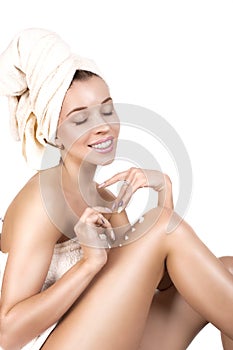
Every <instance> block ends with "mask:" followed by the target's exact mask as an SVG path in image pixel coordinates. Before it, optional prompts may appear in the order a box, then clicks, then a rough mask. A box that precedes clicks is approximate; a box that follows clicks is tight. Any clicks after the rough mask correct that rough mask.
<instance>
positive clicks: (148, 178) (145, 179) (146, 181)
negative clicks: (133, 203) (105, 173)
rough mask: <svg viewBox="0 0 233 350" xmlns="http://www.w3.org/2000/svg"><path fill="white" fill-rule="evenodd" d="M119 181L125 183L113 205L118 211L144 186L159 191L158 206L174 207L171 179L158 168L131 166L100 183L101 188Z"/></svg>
mask: <svg viewBox="0 0 233 350" xmlns="http://www.w3.org/2000/svg"><path fill="white" fill-rule="evenodd" d="M118 181H123V185H122V187H121V189H120V192H119V194H118V196H117V198H116V200H115V201H114V204H113V207H112V209H113V210H116V211H117V212H118V213H120V212H121V211H122V210H124V209H125V208H126V206H127V204H128V202H129V200H130V198H131V197H132V195H133V193H135V192H136V191H137V190H138V189H139V188H142V187H151V188H153V189H154V190H155V191H157V192H158V194H159V196H158V206H162V207H169V208H171V209H173V199H172V190H171V181H170V178H169V177H168V176H167V175H166V174H163V173H161V172H160V171H157V170H148V169H139V168H130V169H129V170H126V171H123V172H121V173H118V174H116V175H114V176H112V177H111V178H110V179H108V180H106V181H105V182H103V183H102V184H100V185H99V188H102V187H107V186H110V185H112V184H114V183H116V182H118Z"/></svg>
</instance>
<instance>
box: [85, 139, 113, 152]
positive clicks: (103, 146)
mask: <svg viewBox="0 0 233 350" xmlns="http://www.w3.org/2000/svg"><path fill="white" fill-rule="evenodd" d="M88 146H89V147H91V148H93V149H94V150H96V151H97V152H109V151H111V150H112V148H113V139H109V140H106V141H103V142H99V143H95V144H93V145H88Z"/></svg>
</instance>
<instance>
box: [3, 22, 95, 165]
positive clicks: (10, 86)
mask: <svg viewBox="0 0 233 350" xmlns="http://www.w3.org/2000/svg"><path fill="white" fill-rule="evenodd" d="M78 69H82V70H88V71H91V72H93V73H96V74H98V75H101V73H100V71H99V69H98V68H97V66H96V64H95V63H94V62H93V61H92V60H89V59H87V58H83V57H81V56H77V55H75V54H73V53H72V52H71V50H70V48H69V46H68V45H67V44H66V43H65V42H64V41H63V40H62V39H61V38H60V37H59V36H58V35H57V34H56V33H54V32H51V31H48V30H45V29H40V28H30V29H26V30H24V31H22V32H20V33H19V34H18V35H16V37H15V38H14V39H13V40H12V42H11V43H10V45H9V46H8V48H7V49H6V50H5V51H4V52H3V53H2V54H1V55H0V94H1V95H5V96H8V98H9V110H10V124H11V129H12V133H13V136H14V137H15V139H17V140H20V141H21V143H22V153H23V156H24V157H25V159H26V161H27V162H28V163H29V165H30V166H31V167H32V168H33V169H40V167H41V160H42V157H43V153H44V148H45V145H46V144H45V142H44V139H46V140H53V139H54V137H55V134H56V128H57V122H58V118H59V113H60V109H61V105H62V102H63V99H64V96H65V93H66V91H67V89H68V88H69V86H70V83H71V81H72V78H73V76H74V74H75V71H76V70H78Z"/></svg>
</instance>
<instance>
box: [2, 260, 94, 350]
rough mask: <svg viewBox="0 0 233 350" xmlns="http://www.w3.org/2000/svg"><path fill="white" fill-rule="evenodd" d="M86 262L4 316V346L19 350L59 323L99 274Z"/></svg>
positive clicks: (73, 268) (76, 266) (75, 266)
mask: <svg viewBox="0 0 233 350" xmlns="http://www.w3.org/2000/svg"><path fill="white" fill-rule="evenodd" d="M92 266H93V265H91V264H89V263H88V262H87V261H85V260H84V259H83V260H82V261H80V262H79V263H77V264H76V265H74V266H73V267H72V268H71V269H70V270H69V271H67V272H66V273H65V274H64V275H63V276H62V277H61V278H60V279H59V280H58V281H57V282H56V283H55V284H54V285H52V286H51V287H50V288H48V289H47V290H45V291H43V292H41V293H39V294H36V295H34V296H32V297H30V298H28V299H26V300H23V301H21V302H20V303H18V304H16V305H15V306H14V307H13V308H11V309H10V310H9V311H8V312H5V314H3V312H2V314H1V344H0V345H1V346H3V347H4V348H5V347H6V348H7V349H8V348H9V349H12V350H13V349H18V348H19V347H22V346H23V345H25V344H26V343H28V342H29V341H30V340H31V339H33V338H34V337H36V336H38V335H39V334H41V333H42V332H43V331H45V330H46V329H47V328H48V327H50V326H51V325H53V324H54V323H56V322H57V321H58V320H59V319H60V318H61V317H62V316H63V315H64V314H65V312H66V311H67V310H68V309H69V308H70V307H71V306H72V304H73V303H74V302H75V301H76V299H77V298H78V297H79V296H80V294H81V293H82V292H83V291H84V290H85V288H86V287H87V286H88V284H89V283H90V281H91V280H92V279H93V277H94V276H95V275H96V273H97V272H98V270H100V269H98V268H95V269H93V267H92Z"/></svg>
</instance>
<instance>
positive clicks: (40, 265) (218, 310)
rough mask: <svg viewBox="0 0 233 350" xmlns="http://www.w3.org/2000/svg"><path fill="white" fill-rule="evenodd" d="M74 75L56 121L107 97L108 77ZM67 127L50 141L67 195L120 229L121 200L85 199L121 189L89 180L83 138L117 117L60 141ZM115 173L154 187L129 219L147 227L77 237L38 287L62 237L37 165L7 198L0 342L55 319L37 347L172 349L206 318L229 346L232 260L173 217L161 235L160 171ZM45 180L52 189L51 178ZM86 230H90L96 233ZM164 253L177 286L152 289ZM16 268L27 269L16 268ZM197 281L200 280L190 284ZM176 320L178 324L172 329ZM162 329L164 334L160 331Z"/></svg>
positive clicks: (85, 214)
mask: <svg viewBox="0 0 233 350" xmlns="http://www.w3.org/2000/svg"><path fill="white" fill-rule="evenodd" d="M78 84H79V86H78V88H79V89H78V95H77V93H76V91H75V90H72V89H71V91H70V92H69V93H68V94H67V99H65V102H64V104H63V108H62V111H61V121H62V120H64V119H65V116H66V115H67V113H68V111H69V109H70V108H71V106H72V105H73V104H74V103H75V104H78V106H95V105H100V104H101V103H102V102H103V101H105V100H106V98H107V97H108V96H109V91H108V89H107V86H106V85H105V84H104V83H103V81H102V80H101V79H99V78H96V77H95V78H91V79H90V80H88V81H83V82H81V83H80V82H79V83H78ZM80 84H81V85H80ZM75 87H76V85H75V84H74V89H75ZM87 87H88V89H87ZM82 88H83V90H82ZM87 91H88V93H87ZM73 92H74V94H73ZM82 93H83V94H82ZM79 130H80V129H79ZM66 131H67V129H65V128H64V129H61V132H60V133H59V132H58V142H60V141H62V142H64V143H65V146H66V148H65V151H66V152H65V154H63V157H64V165H65V166H64V167H63V168H62V182H63V189H64V193H65V198H66V200H67V203H69V206H70V207H71V208H72V210H73V212H75V214H76V215H77V216H78V217H79V218H80V221H83V223H84V224H92V226H93V227H95V226H97V224H98V226H99V225H103V227H112V228H114V229H115V230H116V233H117V234H121V233H120V231H119V230H118V228H119V227H121V230H123V232H124V233H125V231H126V230H127V229H128V227H129V224H128V219H127V216H126V213H125V211H124V210H123V209H124V208H122V211H121V212H120V213H116V214H114V215H107V214H106V215H102V214H101V212H98V211H97V210H95V209H93V208H90V204H91V207H93V206H96V205H98V206H103V207H104V206H106V203H109V202H111V203H112V202H113V201H115V202H116V203H118V204H119V200H120V198H116V199H115V198H114V197H113V196H112V195H111V194H110V193H109V192H108V191H107V190H106V189H105V188H100V189H99V190H98V191H96V184H95V183H94V182H93V174H94V172H95V169H96V164H95V163H94V162H95V161H96V159H97V163H98V159H100V155H97V156H96V157H94V156H93V154H92V153H89V151H90V148H87V147H86V145H87V144H89V143H91V142H93V141H96V139H98V138H100V137H101V138H103V137H106V136H109V135H111V136H114V138H117V135H118V130H117V127H116V125H114V126H111V125H110V124H108V123H107V122H106V121H103V120H102V121H101V123H97V124H95V125H93V126H92V131H90V133H89V134H84V136H83V138H80V139H79V141H78V143H77V144H76V143H75V144H74V145H72V147H71V144H72V142H71V144H69V146H67V143H66V142H68V143H69V140H68V139H66V136H67V133H66ZM67 148H69V152H67ZM77 149H78V150H79V153H78V154H79V155H78V156H76V154H77ZM98 157H99V158H98ZM84 158H87V159H88V161H89V163H88V162H87V163H85V165H84V170H86V172H85V174H86V176H85V177H84V178H83V181H84V182H83V183H82V185H83V186H84V187H85V188H88V192H87V193H85V198H86V202H84V201H83V196H82V195H83V194H82V193H81V189H80V188H79V187H77V183H76V180H77V179H76V177H77V173H78V172H79V167H80V166H81V164H82V160H83V159H84ZM111 158H112V154H111V155H109V158H108V156H107V155H106V157H105V158H104V162H105V164H107V163H108V162H110V161H111ZM91 161H92V163H91ZM58 171H60V167H57V168H54V169H51V170H48V172H47V173H45V175H46V174H47V175H48V176H46V179H47V178H48V179H50V175H51V179H52V180H54V179H56V174H57V173H58ZM133 174H134V175H135V176H133ZM136 174H137V176H136ZM123 175H124V179H130V180H131V183H132V186H134V187H133V191H132V192H135V191H136V190H137V188H140V187H141V186H145V185H148V186H151V187H153V188H155V190H156V188H157V190H159V203H158V204H159V206H158V207H157V208H155V209H152V210H151V211H149V212H148V213H146V214H145V216H144V218H145V219H144V222H143V223H142V224H139V223H137V224H135V232H134V234H135V235H137V234H138V235H141V234H142V233H145V231H146V230H147V232H146V234H144V235H142V237H141V238H140V239H137V240H136V241H134V242H131V243H130V244H127V245H124V246H123V247H116V248H112V249H111V250H110V251H109V250H108V249H103V248H90V247H88V246H85V245H83V246H82V248H83V251H84V258H83V260H82V261H81V262H78V263H77V264H75V265H74V266H73V267H72V268H71V269H70V270H68V271H67V272H66V273H65V275H63V276H62V277H61V278H60V280H58V281H57V282H56V283H55V284H54V285H53V286H52V287H50V288H48V290H46V291H44V292H40V290H41V287H42V285H43V283H44V279H45V277H46V274H47V271H48V268H49V264H50V261H51V257H52V254H53V249H54V245H55V243H56V242H58V241H62V240H65V239H67V237H65V236H64V235H63V234H62V233H61V231H60V230H59V228H58V227H56V226H55V225H54V224H53V220H52V221H51V217H49V216H48V215H47V212H46V210H45V209H47V210H49V208H48V207H47V208H46V207H45V203H44V201H43V200H42V197H41V187H40V176H39V174H37V175H35V176H34V177H33V178H32V179H31V180H30V181H29V182H28V183H27V184H26V186H25V187H24V188H23V189H22V191H21V192H20V193H19V194H18V195H17V197H16V198H15V200H14V201H13V202H12V204H11V205H10V207H9V209H8V211H7V214H6V217H5V220H4V228H3V234H2V250H3V251H4V252H9V259H8V263H7V267H6V273H5V277H4V282H3V288H2V299H1V327H0V344H1V346H3V347H4V349H6V350H15V349H19V347H21V346H23V345H24V344H26V343H27V342H29V341H30V340H31V339H33V338H34V337H36V336H37V335H39V334H40V333H41V332H43V331H44V330H45V329H47V328H48V327H49V326H50V325H52V324H53V323H54V322H57V321H58V320H60V319H61V318H62V320H61V321H60V322H59V324H58V325H57V327H56V328H55V330H54V331H53V333H52V334H51V335H50V336H49V338H48V339H47V340H46V342H45V344H44V345H43V347H42V349H45V350H47V349H58V348H59V349H61V350H62V349H67V348H70V349H76V348H77V347H79V348H80V349H82V350H89V349H91V350H95V349H96V350H97V349H98V350H99V349H100V348H101V349H103V350H110V349H111V350H115V349H117V350H118V349H123V350H124V349H125V350H131V349H132V350H136V349H143V350H150V349H152V347H153V349H155V347H154V344H157V348H158V349H159V350H162V349H164V350H168V349H169V350H170V349H171V344H172V349H174V350H176V349H177V350H178V349H179V350H181V349H185V348H186V347H187V346H188V344H189V343H190V342H191V340H192V339H193V337H194V336H195V335H196V334H197V333H198V331H199V330H200V329H201V328H202V327H204V325H205V324H206V323H207V321H206V320H208V321H209V322H212V323H213V324H214V325H215V326H216V327H218V328H219V329H221V330H222V331H223V332H224V333H225V334H227V336H228V338H226V337H225V339H224V342H225V349H226V350H230V349H232V347H231V345H232V344H230V343H231V342H232V341H231V340H230V338H231V339H232V338H233V328H232V327H231V325H232V323H233V316H232V315H233V312H232V305H233V278H232V275H231V273H230V271H229V270H230V265H231V263H230V260H228V263H226V261H223V263H224V264H225V265H226V267H227V268H226V267H225V266H224V264H223V263H222V262H221V261H219V260H218V259H217V258H216V257H215V256H214V255H213V254H212V253H211V252H210V251H209V250H208V249H207V247H206V246H205V245H204V244H203V243H202V242H201V241H200V239H199V238H198V237H197V236H196V234H195V233H194V231H193V230H192V228H191V227H190V226H189V225H188V224H187V223H186V222H185V221H182V220H181V221H180V224H179V225H178V226H177V227H176V229H175V230H174V232H173V233H172V234H169V235H167V234H166V229H167V224H168V222H169V220H170V217H171V214H172V213H173V210H172V192H171V187H170V185H169V181H168V183H166V186H165V187H164V188H163V187H162V188H161V186H160V180H159V174H157V173H154V175H156V176H157V175H158V179H157V180H158V182H157V183H154V181H155V180H154V179H155V177H154V176H152V177H151V178H150V176H148V177H147V180H148V183H147V184H146V182H145V176H143V174H142V173H141V172H138V171H135V170H133V171H131V170H130V171H129V172H127V174H123ZM123 175H122V174H120V175H118V177H117V179H115V180H116V181H118V180H119V179H120V178H119V176H120V177H121V176H123ZM136 178H137V179H136ZM157 180H156V181H157ZM85 181H86V183H85ZM52 183H53V185H54V186H53V189H54V192H55V193H56V195H57V192H58V191H57V188H56V182H55V181H53V182H52ZM156 184H157V185H158V187H156ZM46 185H48V188H47V187H46ZM50 185H51V182H50V181H48V183H45V190H46V189H50V188H51V186H50ZM74 185H75V187H74ZM131 190H132V187H131ZM45 192H46V191H45ZM121 195H122V193H121ZM125 195H126V194H125ZM51 197H52V198H53V199H54V202H52V205H51V207H54V206H55V205H57V196H55V195H54V196H53V195H52V196H51ZM126 197H127V195H126ZM126 197H125V198H126ZM125 198H124V201H125V202H127V200H125ZM59 203H60V202H59ZM46 204H47V203H46ZM87 204H88V205H87ZM63 209H64V208H63V207H62V206H61V207H59V208H58V209H57V210H58V212H57V213H55V214H56V215H55V217H56V218H57V217H60V216H61V217H63V218H64V215H66V212H64V210H63ZM67 215H69V213H68V214H67ZM29 218H30V219H29ZM67 218H69V217H65V219H67ZM102 220H103V224H101V222H102ZM71 221H72V219H71ZM32 223H33V224H32ZM71 224H72V225H74V224H75V223H73V222H71ZM72 225H71V226H72ZM67 231H69V227H67ZM94 231H95V230H94ZM76 234H77V235H78V234H80V232H76ZM129 235H130V233H129ZM94 238H95V239H97V238H98V237H97V236H95V232H93V239H94ZM229 259H230V258H229ZM29 262H30V263H29ZM165 262H166V266H167V269H168V272H169V275H170V277H171V279H172V281H173V283H174V285H175V287H176V289H175V287H171V288H169V289H167V290H166V291H163V292H158V293H156V295H155V290H156V288H157V286H158V285H159V283H160V281H161V279H162V277H163V276H164V273H165V269H164V266H165ZM22 271H25V273H24V274H23V276H22ZM18 286H20V288H18ZM197 286H200V287H199V289H198V293H197ZM210 287H211V288H210ZM181 295H182V296H181ZM64 296H65V297H64ZM185 300H186V301H185ZM194 310H196V311H194ZM22 315H24V317H22ZM25 315H26V317H25ZM200 315H201V316H200ZM178 317H179V322H178V321H177V318H178ZM187 319H188V320H189V322H187ZM168 321H169V322H168ZM168 329H169V332H167V330H168ZM180 329H182V332H179V330H180ZM184 329H185V331H184ZM165 331H166V339H164V338H165V337H164V338H162V337H161V334H163V333H165ZM168 333H169V334H170V336H168ZM90 334H91V337H90ZM227 342H229V344H227Z"/></svg>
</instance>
